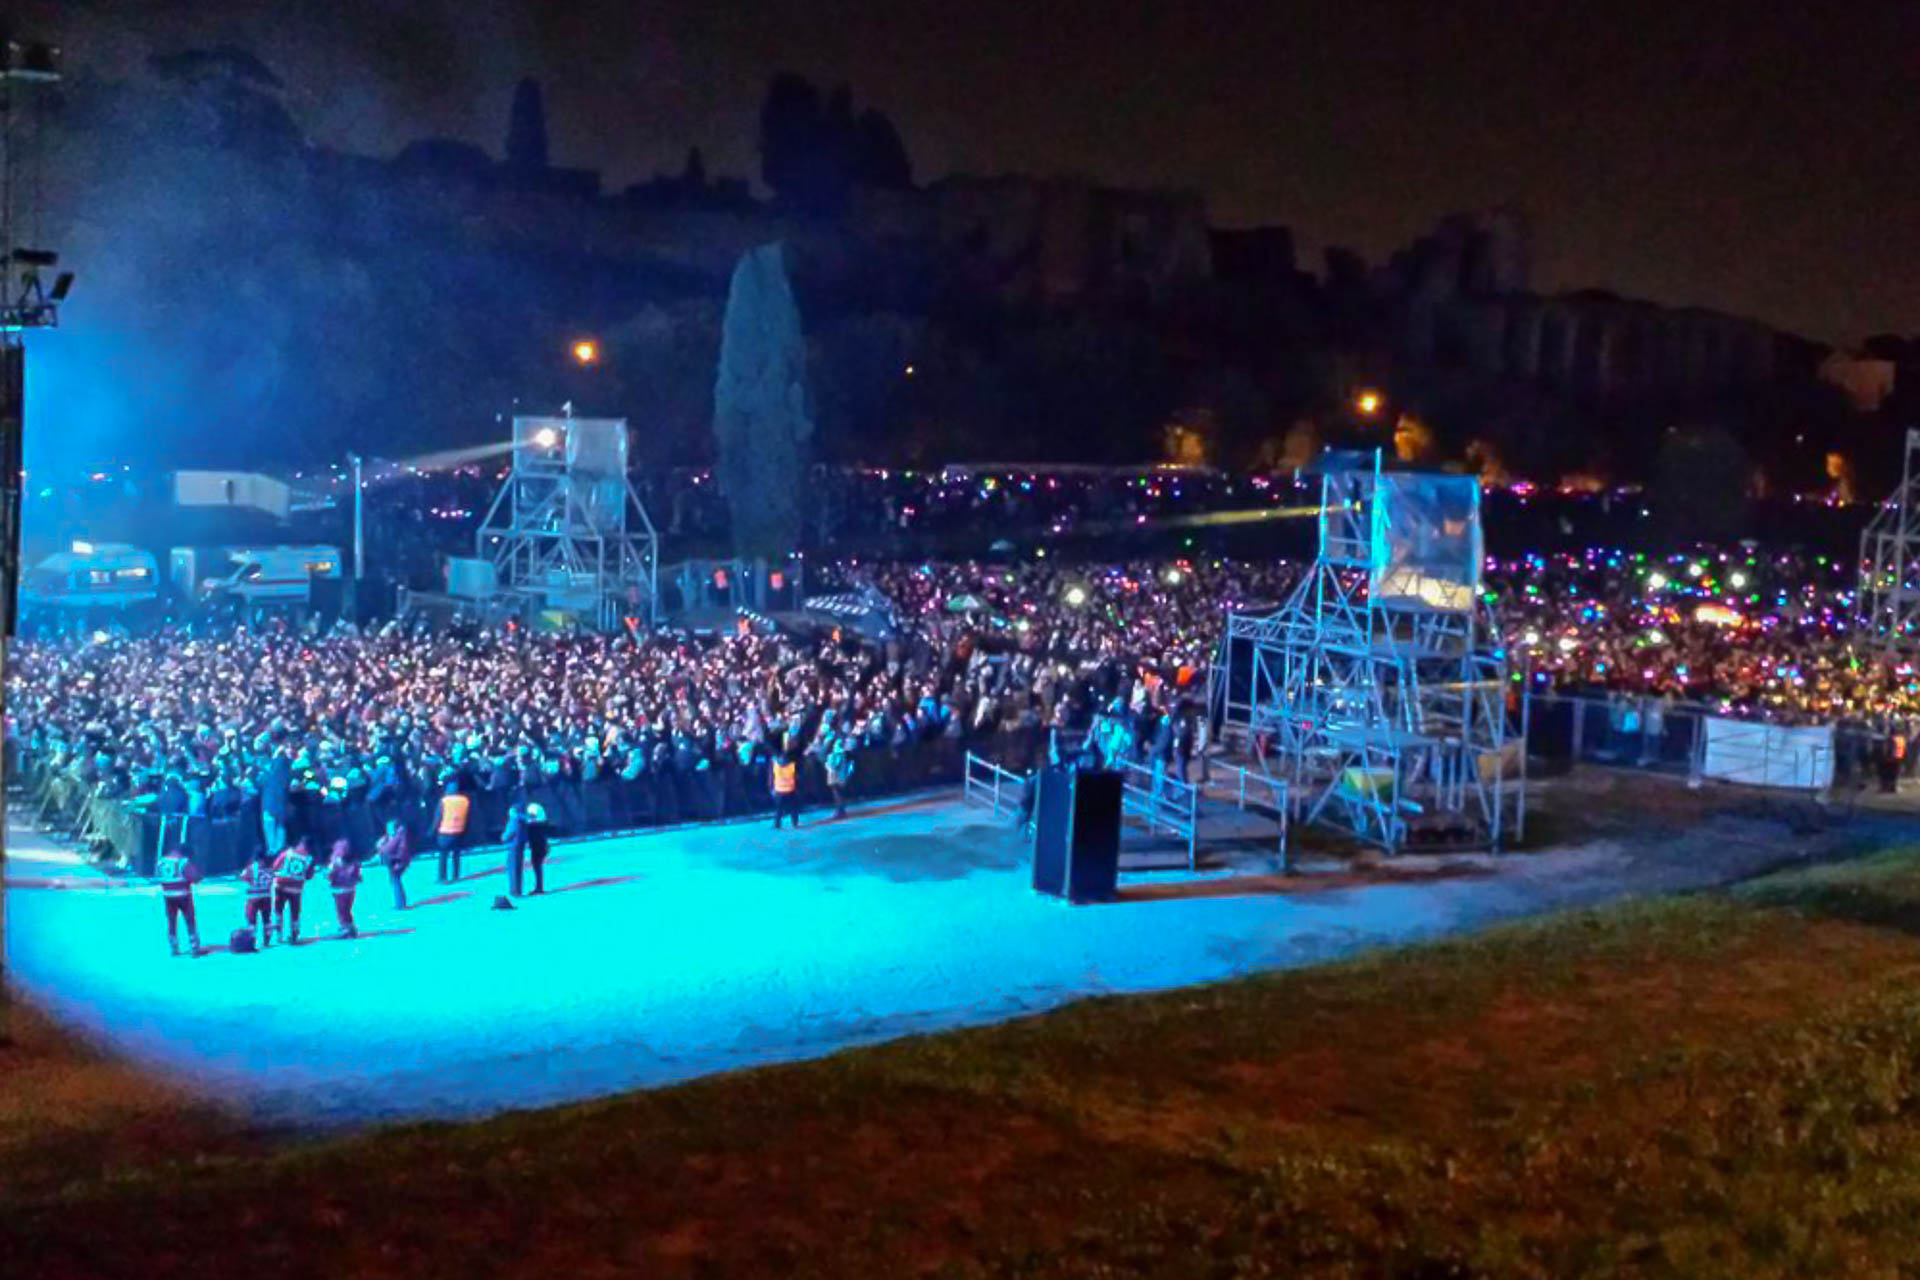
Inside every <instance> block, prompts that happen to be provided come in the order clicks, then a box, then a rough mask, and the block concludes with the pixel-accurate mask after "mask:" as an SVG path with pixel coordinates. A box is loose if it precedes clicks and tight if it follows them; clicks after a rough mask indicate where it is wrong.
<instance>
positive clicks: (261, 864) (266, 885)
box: [240, 849, 273, 947]
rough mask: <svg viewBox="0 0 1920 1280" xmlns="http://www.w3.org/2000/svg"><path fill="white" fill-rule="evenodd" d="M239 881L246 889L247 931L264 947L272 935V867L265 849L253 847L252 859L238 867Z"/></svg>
mask: <svg viewBox="0 0 1920 1280" xmlns="http://www.w3.org/2000/svg"><path fill="white" fill-rule="evenodd" d="M240 883H241V884H242V885H243V886H245V888H246V891H247V916H246V923H247V931H248V932H249V933H252V934H253V935H254V939H253V940H254V944H255V945H256V946H261V947H264V946H266V945H267V942H268V940H269V939H270V938H272V937H273V867H272V865H271V864H270V863H268V861H267V851H266V850H265V849H255V850H254V851H253V861H251V862H249V863H247V865H246V866H244V867H242V868H240Z"/></svg>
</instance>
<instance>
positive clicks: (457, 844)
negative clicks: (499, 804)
mask: <svg viewBox="0 0 1920 1280" xmlns="http://www.w3.org/2000/svg"><path fill="white" fill-rule="evenodd" d="M472 816H473V801H472V800H470V799H468V798H467V795H466V792H465V791H464V790H463V789H462V788H461V786H460V776H459V775H458V774H455V775H454V776H453V778H452V779H451V780H450V781H449V782H448V783H447V789H446V792H445V794H443V795H442V796H441V797H440V803H439V804H438V805H437V806H435V808H434V811H433V839H434V844H435V845H436V846H438V848H439V850H440V883H441V884H445V883H447V881H448V880H450V879H452V880H458V879H459V878H460V851H461V849H463V848H465V847H466V843H467V819H468V818H470V817H472ZM449 866H451V867H452V869H453V874H452V875H451V876H449V875H448V874H447V869H448V867H449Z"/></svg>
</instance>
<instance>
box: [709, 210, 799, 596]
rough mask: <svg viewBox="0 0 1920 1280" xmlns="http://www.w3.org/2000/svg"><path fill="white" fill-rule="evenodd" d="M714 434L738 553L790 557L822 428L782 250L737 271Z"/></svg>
mask: <svg viewBox="0 0 1920 1280" xmlns="http://www.w3.org/2000/svg"><path fill="white" fill-rule="evenodd" d="M713 433H714V444H715V450H714V452H715V457H716V459H717V461H718V465H717V467H716V472H717V474H718V477H719V480H720V485H721V487H722V488H723V489H724V490H725V491H726V495H727V507H728V510H729V512H730V514H731V516H732V522H733V548H734V554H735V555H737V556H740V557H742V558H747V559H751V558H756V557H763V556H764V557H767V558H769V559H780V558H783V557H785V556H787V555H789V554H791V553H792V552H793V551H794V550H795V549H796V547H797V544H798V542H799V539H800V530H801V521H802V515H803V513H802V510H801V495H802V488H803V486H804V484H805V482H806V471H807V454H808V446H809V443H810V442H811V440H812V438H813V419H812V416H811V414H810V412H809V406H808V403H807V348H806V343H805V341H804V339H803V338H802V337H801V334H800V311H799V308H798V307H797V306H795V305H794V300H793V287H792V285H791V284H790V283H789V282H788V280H787V267H786V258H785V254H784V252H783V251H782V249H781V246H780V245H779V244H778V243H775V244H767V245H761V246H760V247H759V248H757V249H752V250H749V251H748V252H747V253H745V254H743V255H742V256H741V258H740V262H739V265H737V266H736V267H735V268H734V270H733V283H732V284H731V286H729V288H728V290H727V314H726V319H725V321H724V323H723V324H722V327H721V332H720V373H719V377H718V378H717V379H716V381H715V384H714V391H713Z"/></svg>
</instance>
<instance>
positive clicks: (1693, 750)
mask: <svg viewBox="0 0 1920 1280" xmlns="http://www.w3.org/2000/svg"><path fill="white" fill-rule="evenodd" d="M1724 716H1725V713H1723V712H1716V711H1714V710H1713V709H1711V708H1709V707H1705V706H1702V705H1700V704H1698V703H1674V702H1667V701H1665V700H1664V699H1659V698H1625V697H1611V698H1609V697H1588V696H1581V695H1569V694H1543V695H1536V696H1535V697H1534V698H1533V699H1532V708H1531V723H1530V724H1529V726H1528V735H1527V751H1528V754H1529V755H1530V756H1533V757H1534V758H1536V759H1539V760H1542V761H1545V762H1547V763H1548V764H1549V765H1552V764H1555V763H1558V764H1561V765H1564V766H1567V767H1571V766H1572V765H1574V764H1580V763H1595V764H1608V765H1613V766H1615V767H1620V768H1630V769H1646V770H1649V771H1651V772H1656V773H1665V774H1671V775H1674V776H1676V777H1681V776H1685V777H1691V776H1695V775H1696V774H1697V772H1698V770H1699V768H1700V765H1701V761H1702V756H1703V754H1704V752H1705V748H1706V740H1705V725H1706V722H1707V721H1708V720H1709V719H1721V718H1724ZM1884 745H1885V735H1884V734H1883V733H1880V732H1877V731H1874V730H1871V729H1868V728H1866V727H1864V726H1859V725H1839V726H1836V727H1835V729H1834V738H1833V753H1832V755H1833V768H1832V776H1833V784H1832V785H1833V789H1834V790H1837V791H1845V790H1854V789H1858V788H1861V787H1864V786H1866V785H1867V784H1868V782H1869V781H1870V780H1871V777H1872V774H1873V772H1874V763H1875V761H1876V758H1877V756H1878V754H1879V753H1880V752H1881V750H1882V749H1883V748H1884ZM1917 763H1920V753H1916V752H1913V751H1909V752H1908V753H1907V755H1906V758H1905V759H1904V760H1903V761H1900V762H1899V772H1900V776H1902V777H1912V776H1914V771H1915V766H1916V764H1917Z"/></svg>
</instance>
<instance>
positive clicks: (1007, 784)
mask: <svg viewBox="0 0 1920 1280" xmlns="http://www.w3.org/2000/svg"><path fill="white" fill-rule="evenodd" d="M1026 786H1027V775H1026V774H1024V773H1015V772H1014V771H1013V770H1011V769H1003V768H1001V767H1000V766H999V765H997V764H995V763H994V762H993V761H991V760H989V759H987V758H986V757H985V756H982V755H977V754H975V753H974V752H972V751H969V752H967V766H966V775H965V779H964V786H963V791H964V794H965V796H966V798H967V799H968V800H969V801H972V802H975V803H981V802H984V803H986V804H990V805H992V806H993V816H994V817H996V818H997V817H999V816H1000V815H1001V813H1002V811H1003V809H1004V811H1005V812H1007V813H1014V812H1016V811H1018V809H1019V807H1020V798H1021V796H1022V795H1023V794H1024V793H1025V790H1026Z"/></svg>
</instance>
